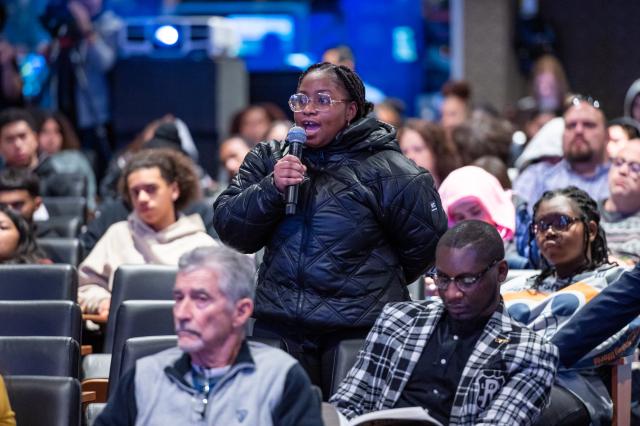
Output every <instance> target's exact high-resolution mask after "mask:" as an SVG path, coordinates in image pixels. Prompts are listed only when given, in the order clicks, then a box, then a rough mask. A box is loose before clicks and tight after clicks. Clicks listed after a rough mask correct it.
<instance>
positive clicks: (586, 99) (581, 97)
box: [567, 95, 600, 109]
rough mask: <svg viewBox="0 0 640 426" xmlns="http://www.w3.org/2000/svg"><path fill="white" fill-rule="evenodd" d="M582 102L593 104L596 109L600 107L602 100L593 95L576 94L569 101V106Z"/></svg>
mask: <svg viewBox="0 0 640 426" xmlns="http://www.w3.org/2000/svg"><path fill="white" fill-rule="evenodd" d="M581 102H586V103H588V104H589V105H591V106H592V107H594V108H596V109H600V101H599V100H597V99H595V98H592V97H591V96H588V95H587V96H585V95H575V96H572V97H571V98H570V99H569V103H568V106H567V108H568V107H572V106H577V105H579V104H580V103H581Z"/></svg>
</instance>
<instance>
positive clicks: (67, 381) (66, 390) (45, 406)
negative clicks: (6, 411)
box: [4, 376, 80, 426]
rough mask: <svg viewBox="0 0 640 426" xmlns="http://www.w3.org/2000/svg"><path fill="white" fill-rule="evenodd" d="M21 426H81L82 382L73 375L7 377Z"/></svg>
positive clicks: (10, 394) (6, 381) (11, 397)
mask: <svg viewBox="0 0 640 426" xmlns="http://www.w3.org/2000/svg"><path fill="white" fill-rule="evenodd" d="M4 380H5V383H6V385H7V393H8V395H9V399H10V400H11V408H12V409H13V411H14V412H15V413H16V423H17V424H18V425H20V426H42V425H45V424H46V425H47V426H80V383H79V382H78V380H77V379H74V378H72V377H46V376H5V377H4Z"/></svg>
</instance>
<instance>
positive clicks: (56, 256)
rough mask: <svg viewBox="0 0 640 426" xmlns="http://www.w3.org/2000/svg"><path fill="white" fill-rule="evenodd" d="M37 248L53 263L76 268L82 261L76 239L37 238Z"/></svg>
mask: <svg viewBox="0 0 640 426" xmlns="http://www.w3.org/2000/svg"><path fill="white" fill-rule="evenodd" d="M37 242H38V246H39V247H40V248H41V249H42V250H43V251H44V252H45V254H46V255H47V257H48V258H49V259H51V261H52V262H53V263H66V264H69V265H72V266H75V267H77V266H78V265H79V264H80V261H81V260H82V254H81V247H80V241H79V240H78V239H77V238H38V240H37Z"/></svg>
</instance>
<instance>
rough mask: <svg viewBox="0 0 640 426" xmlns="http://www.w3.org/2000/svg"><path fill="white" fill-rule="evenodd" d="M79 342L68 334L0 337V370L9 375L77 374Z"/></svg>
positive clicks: (68, 375)
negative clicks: (61, 335) (64, 335)
mask: <svg viewBox="0 0 640 426" xmlns="http://www.w3.org/2000/svg"><path fill="white" fill-rule="evenodd" d="M79 360H80V346H79V345H78V342H76V341H75V340H73V339H72V338H71V337H39V336H38V337H24V336H20V337H4V336H3V337H0V370H2V374H9V375H12V376H23V375H27V376H65V377H75V378H78V373H79V367H80V365H79Z"/></svg>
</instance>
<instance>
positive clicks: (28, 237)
mask: <svg viewBox="0 0 640 426" xmlns="http://www.w3.org/2000/svg"><path fill="white" fill-rule="evenodd" d="M19 263H23V264H24V263H51V261H50V260H49V259H47V258H46V256H45V255H44V253H43V252H42V251H41V250H40V248H38V244H37V243H36V239H35V236H34V234H33V230H32V228H31V225H30V224H29V223H28V222H27V220H26V219H24V218H23V217H22V216H21V215H20V213H19V212H17V211H16V210H13V209H12V208H11V207H9V206H7V205H5V204H0V264H19Z"/></svg>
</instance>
